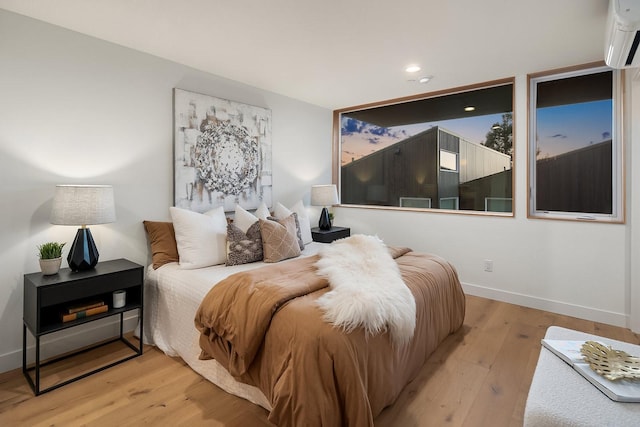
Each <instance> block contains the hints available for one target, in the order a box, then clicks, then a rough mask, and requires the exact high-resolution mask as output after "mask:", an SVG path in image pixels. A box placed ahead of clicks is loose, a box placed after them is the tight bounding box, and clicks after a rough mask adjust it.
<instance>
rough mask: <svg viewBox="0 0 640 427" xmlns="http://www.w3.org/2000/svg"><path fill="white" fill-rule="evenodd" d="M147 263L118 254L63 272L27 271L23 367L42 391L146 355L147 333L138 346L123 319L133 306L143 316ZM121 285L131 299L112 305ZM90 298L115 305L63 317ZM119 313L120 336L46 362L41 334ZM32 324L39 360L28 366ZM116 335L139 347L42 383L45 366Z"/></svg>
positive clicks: (101, 344)
mask: <svg viewBox="0 0 640 427" xmlns="http://www.w3.org/2000/svg"><path fill="white" fill-rule="evenodd" d="M143 269H144V267H143V266H141V265H139V264H136V263H134V262H131V261H128V260H126V259H117V260H113V261H105V262H100V263H98V264H97V265H96V267H95V268H94V269H91V270H87V271H79V272H73V271H71V270H70V269H68V268H63V269H61V270H60V272H59V273H58V274H54V275H51V276H44V275H42V273H31V274H25V275H24V308H23V326H22V372H23V374H24V376H25V377H26V378H27V381H28V382H29V385H30V386H31V388H32V389H33V392H34V393H35V395H36V396H37V395H39V394H42V393H45V392H47V391H51V390H54V389H56V388H58V387H62V386H64V385H66V384H69V383H71V382H73V381H77V380H79V379H81V378H84V377H87V376H89V375H91V374H94V373H96V372H99V371H102V370H104V369H107V368H110V367H112V366H114V365H117V364H119V363H122V362H124V361H126V360H129V359H132V358H134V357H137V356H140V355H142V338H141V339H140V342H139V345H138V347H136V346H134V345H133V344H132V343H131V342H130V341H129V340H128V339H126V338H125V337H124V336H123V333H122V332H123V330H122V329H123V326H122V325H123V316H124V313H125V312H127V311H129V310H138V317H139V319H142V318H143V305H144V304H143V295H144V294H143ZM117 290H125V291H126V293H127V294H126V305H125V306H124V307H122V308H113V307H112V302H113V292H114V291H117ZM90 300H94V301H95V300H100V301H103V302H104V303H105V304H107V305H108V306H109V309H108V310H107V311H106V312H104V313H100V314H95V315H92V316H87V317H80V318H78V319H76V320H71V321H68V322H63V321H62V313H63V312H65V310H67V309H68V308H69V307H70V306H72V305H77V304H80V303H84V302H87V301H90ZM115 315H119V316H120V335H119V336H117V337H115V338H113V339H111V340H108V341H106V342H101V343H98V344H95V345H93V346H91V347H89V348H83V349H81V350H79V351H75V352H73V353H70V354H65V355H64V356H61V357H56V358H53V359H51V360H48V361H46V362H44V363H42V362H41V361H40V339H41V338H42V337H43V336H44V335H47V334H51V333H53V332H57V331H61V330H64V329H68V328H73V327H74V326H78V325H82V324H84V323H88V322H93V321H94V320H98V319H104V318H105V317H110V316H115ZM27 329H28V330H29V332H30V333H31V335H33V337H34V338H35V341H36V345H35V351H36V354H35V365H34V366H32V367H29V368H27ZM142 332H143V331H142V322H140V337H142ZM116 341H121V342H123V343H124V344H126V346H127V347H129V348H130V349H131V350H133V354H128V355H125V356H124V357H123V358H121V359H118V360H117V361H115V362H112V363H108V364H107V365H104V366H100V367H98V368H96V369H93V370H91V371H90V372H86V373H83V374H81V375H78V376H76V377H73V378H71V379H67V380H64V381H62V382H59V383H56V384H54V385H52V386H50V387H47V388H45V389H44V390H41V389H40V368H41V367H43V366H47V365H49V364H53V363H55V362H59V361H61V360H63V359H67V358H69V357H72V356H74V355H77V354H79V353H85V352H87V351H91V350H93V349H95V348H98V347H102V346H105V345H107V344H111V343H114V342H116ZM30 371H35V375H34V377H33V378H32V377H31V375H30Z"/></svg>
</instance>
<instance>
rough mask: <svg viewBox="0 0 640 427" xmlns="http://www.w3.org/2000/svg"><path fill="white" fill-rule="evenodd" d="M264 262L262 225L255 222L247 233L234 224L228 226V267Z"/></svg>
mask: <svg viewBox="0 0 640 427" xmlns="http://www.w3.org/2000/svg"><path fill="white" fill-rule="evenodd" d="M256 261H262V237H261V235H260V223H259V222H258V221H256V222H254V223H253V224H251V226H249V228H248V229H247V232H246V233H243V232H242V230H241V229H240V228H239V227H236V226H235V225H234V224H228V225H227V263H226V264H227V265H240V264H248V263H250V262H256Z"/></svg>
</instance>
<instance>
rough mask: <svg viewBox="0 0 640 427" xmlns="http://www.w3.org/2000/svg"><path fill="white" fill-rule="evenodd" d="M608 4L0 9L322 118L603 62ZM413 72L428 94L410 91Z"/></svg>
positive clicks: (85, 3)
mask: <svg viewBox="0 0 640 427" xmlns="http://www.w3.org/2000/svg"><path fill="white" fill-rule="evenodd" d="M607 5H608V2H607V0H561V1H558V0H537V1H525V0H481V1H479V0H439V1H436V0H386V1H381V0H315V1H308V0H0V8H4V9H7V10H10V11H13V12H17V13H20V14H23V15H27V16H30V17H33V18H36V19H40V20H43V21H46V22H50V23H52V24H55V25H59V26H62V27H65V28H69V29H72V30H75V31H78V32H80V33H84V34H89V35H91V36H94V37H97V38H100V39H104V40H108V41H110V42H113V43H117V44H119V45H122V46H127V47H130V48H132V49H136V50H140V51H143V52H148V53H150V54H153V55H156V56H159V57H162V58H166V59H169V60H172V61H176V62H179V63H182V64H185V65H188V66H191V67H193V68H196V69H199V70H203V71H207V72H209V73H212V74H215V75H218V76H222V77H226V78H229V79H233V80H236V81H240V82H243V83H246V84H249V85H252V86H256V87H259V88H262V89H266V90H269V91H273V92H277V93H280V94H283V95H286V96H289V97H292V98H296V99H300V100H303V101H306V102H309V103H311V104H316V105H319V106H322V107H326V108H329V109H337V108H344V107H351V106H355V105H360V104H364V103H368V102H375V101H381V100H386V99H391V98H396V97H402V96H407V95H413V94H418V93H423V92H431V91H434V90H440V89H447V88H452V87H457V86H461V85H466V84H473V83H480V82H483V81H488V80H493V79H498V78H503V77H512V76H515V75H523V74H526V73H531V72H536V71H543V70H548V69H553V68H559V67H563V66H569V65H577V64H582V63H587V62H592V61H598V60H602V59H603V55H604V54H603V52H604V32H605V31H604V30H605V20H606V12H607ZM410 63H415V64H419V65H420V66H422V69H423V71H422V72H420V73H419V75H433V76H434V78H433V80H432V81H431V82H429V83H428V84H426V85H424V84H419V83H417V82H408V81H407V79H408V75H407V73H406V72H405V71H404V68H405V66H406V65H408V64H410Z"/></svg>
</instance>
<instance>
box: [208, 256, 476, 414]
mask: <svg viewBox="0 0 640 427" xmlns="http://www.w3.org/2000/svg"><path fill="white" fill-rule="evenodd" d="M390 251H391V253H392V255H393V257H394V258H395V260H396V262H397V263H398V266H399V267H400V272H401V273H402V278H403V280H404V282H405V283H406V285H407V286H408V287H409V289H410V290H411V292H412V294H413V296H414V298H415V300H416V311H417V319H416V329H415V333H414V336H413V339H412V340H411V341H410V342H409V344H408V345H406V346H405V347H403V348H400V349H397V348H394V347H393V346H392V344H391V339H390V337H389V334H388V333H385V334H380V335H376V336H366V335H365V333H364V331H363V330H362V329H358V330H355V331H353V332H352V333H349V334H346V333H344V332H342V331H340V330H339V329H336V328H334V327H333V326H332V325H331V324H329V323H326V322H325V321H323V320H322V314H323V313H322V311H321V310H320V309H319V308H318V307H317V306H316V303H315V300H316V299H317V298H318V297H320V296H321V295H323V294H324V293H325V292H327V291H328V290H329V288H328V283H327V280H326V279H323V278H321V277H319V276H317V275H316V274H315V267H314V266H313V265H314V263H315V262H316V261H317V260H318V257H317V256H313V257H308V258H301V259H297V260H294V261H290V262H285V263H279V264H275V265H271V266H267V267H262V268H258V269H255V270H251V271H247V272H243V273H238V274H235V275H232V276H229V277H228V278H226V279H224V280H222V281H221V282H219V283H218V284H217V285H216V286H214V287H213V288H212V289H211V291H209V293H208V294H207V296H206V297H205V298H204V300H203V301H202V303H201V305H200V308H199V309H198V312H197V313H196V318H195V324H196V327H197V328H198V330H199V331H200V332H201V335H200V347H201V348H202V353H201V356H200V358H201V359H210V358H213V359H216V360H217V361H218V362H219V363H220V364H222V365H223V366H224V367H225V368H227V370H229V372H230V373H231V374H232V375H233V376H234V377H235V378H236V379H238V380H239V381H242V382H245V383H247V384H251V385H255V386H256V387H258V388H259V389H260V390H262V392H263V393H264V394H265V396H266V397H267V398H268V399H269V401H270V402H271V405H272V407H273V409H272V411H271V413H270V415H269V420H271V421H272V422H273V423H275V424H277V425H279V426H340V425H344V426H347V425H348V426H373V419H374V417H375V416H376V415H378V414H379V413H380V412H381V411H382V410H383V409H384V407H386V406H388V405H390V404H392V403H393V402H394V401H395V399H396V398H397V397H398V395H399V394H400V392H401V391H402V389H403V388H404V386H405V385H406V384H407V383H408V382H409V381H411V380H412V379H413V378H414V377H415V376H416V375H417V374H418V372H419V370H420V368H421V367H422V366H423V364H424V362H425V361H426V359H427V357H428V356H429V355H430V354H431V353H432V352H433V351H434V350H435V349H436V347H437V346H438V345H439V344H440V343H441V342H442V341H443V340H444V339H445V338H446V337H447V336H448V335H449V334H451V333H453V332H455V331H456V330H457V329H458V328H459V327H460V326H461V325H462V322H463V320H464V311H465V300H464V294H463V292H462V288H461V286H460V282H459V280H458V277H457V274H456V271H455V270H454V268H453V267H452V266H451V265H450V264H449V263H448V262H447V261H445V260H444V259H442V258H440V257H437V256H435V255H429V254H421V253H415V252H412V251H410V250H409V249H401V248H390Z"/></svg>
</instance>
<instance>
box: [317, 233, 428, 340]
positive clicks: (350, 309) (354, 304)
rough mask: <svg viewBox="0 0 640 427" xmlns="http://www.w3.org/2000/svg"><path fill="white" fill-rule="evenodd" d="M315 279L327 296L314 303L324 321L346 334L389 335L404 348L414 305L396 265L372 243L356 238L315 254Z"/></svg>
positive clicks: (410, 332) (412, 325)
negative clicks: (317, 277) (322, 283)
mask: <svg viewBox="0 0 640 427" xmlns="http://www.w3.org/2000/svg"><path fill="white" fill-rule="evenodd" d="M319 255H320V260H319V261H318V262H316V267H317V268H318V274H319V275H320V276H323V277H326V278H327V279H328V280H329V287H330V288H331V290H330V291H329V292H327V293H326V294H325V295H323V296H322V297H320V298H319V299H318V305H319V306H320V308H321V309H322V310H323V311H324V313H325V314H324V320H325V321H327V322H329V323H332V324H333V325H334V326H337V327H340V328H343V329H344V330H345V331H346V332H351V331H352V330H354V329H355V328H358V327H363V328H364V329H365V332H366V333H367V334H372V335H375V334H378V333H380V332H384V331H386V330H387V329H388V330H389V332H390V334H391V337H392V339H393V342H394V344H396V345H399V346H402V345H404V344H406V343H407V342H409V340H410V339H411V337H412V336H413V331H414V329H415V326H416V301H415V299H414V298H413V294H412V293H411V291H410V290H409V288H407V286H406V285H405V284H404V282H403V281H402V276H401V275H400V269H399V268H398V264H396V262H395V261H394V259H393V258H392V257H391V254H390V253H389V251H388V250H387V247H386V246H385V244H384V243H383V242H382V240H380V239H379V238H378V237H374V236H365V235H361V234H357V235H354V236H351V237H348V238H346V239H340V240H336V241H334V242H333V243H332V244H331V245H329V246H327V247H325V248H323V249H321V250H320V252H319Z"/></svg>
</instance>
